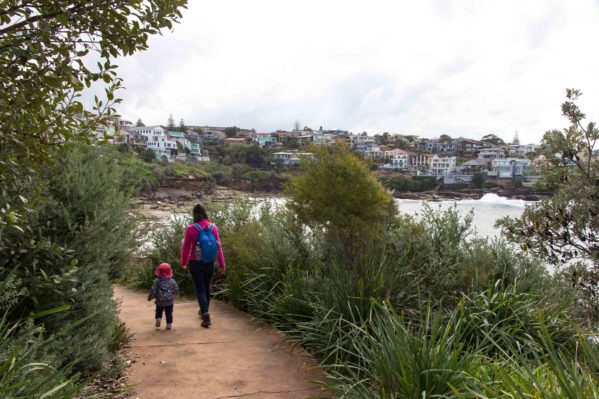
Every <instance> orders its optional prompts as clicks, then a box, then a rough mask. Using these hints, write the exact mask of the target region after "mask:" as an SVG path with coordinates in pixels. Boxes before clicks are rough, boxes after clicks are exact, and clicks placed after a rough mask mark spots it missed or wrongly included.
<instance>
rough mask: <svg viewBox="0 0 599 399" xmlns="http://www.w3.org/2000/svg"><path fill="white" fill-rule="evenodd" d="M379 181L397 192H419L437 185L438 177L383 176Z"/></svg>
mask: <svg viewBox="0 0 599 399" xmlns="http://www.w3.org/2000/svg"><path fill="white" fill-rule="evenodd" d="M381 182H382V183H383V185H384V186H385V187H387V188H388V189H390V190H394V191H399V192H405V191H409V192H421V191H428V190H432V189H434V188H435V187H437V186H438V185H439V180H438V178H436V177H434V176H410V177H407V176H404V175H395V176H383V177H382V178H381Z"/></svg>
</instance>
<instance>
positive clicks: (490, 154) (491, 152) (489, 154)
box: [477, 147, 505, 165]
mask: <svg viewBox="0 0 599 399" xmlns="http://www.w3.org/2000/svg"><path fill="white" fill-rule="evenodd" d="M503 158H505V150H504V149H503V148H501V147H491V148H483V149H482V150H480V151H479V153H478V157H477V159H479V160H483V161H485V162H487V164H489V165H490V164H491V162H492V161H493V160H495V159H503Z"/></svg>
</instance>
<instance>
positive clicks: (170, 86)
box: [118, 0, 599, 143]
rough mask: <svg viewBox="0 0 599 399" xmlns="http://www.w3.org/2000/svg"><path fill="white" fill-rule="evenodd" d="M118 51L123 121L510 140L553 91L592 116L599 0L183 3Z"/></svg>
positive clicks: (534, 136) (552, 117)
mask: <svg viewBox="0 0 599 399" xmlns="http://www.w3.org/2000/svg"><path fill="white" fill-rule="evenodd" d="M189 3H190V4H189V8H188V9H187V10H184V11H183V20H182V22H181V24H180V25H176V26H175V29H174V31H173V32H165V33H164V35H163V36H161V37H153V38H151V39H150V42H149V45H150V48H149V50H147V51H145V52H143V53H139V54H136V55H135V56H133V57H128V58H125V59H121V60H119V62H118V63H119V65H120V68H119V71H120V74H121V76H122V77H123V78H124V85H125V86H126V87H127V89H126V90H124V91H122V92H121V93H120V97H122V98H123V99H124V102H123V104H122V105H121V106H120V107H119V110H120V112H121V113H122V114H123V115H124V116H125V117H127V118H129V119H131V120H132V121H135V120H137V118H138V117H139V118H142V120H143V121H144V122H145V123H146V124H166V121H167V118H168V116H169V114H171V113H172V114H173V116H174V117H175V119H176V120H177V122H178V121H179V119H180V118H183V119H184V120H185V122H186V124H187V125H213V126H232V125H237V126H240V127H244V128H255V129H256V130H258V131H259V132H268V131H273V130H276V129H291V128H292V127H293V124H294V122H295V121H296V120H299V121H300V123H301V125H302V126H310V127H312V128H314V129H318V128H319V127H320V126H323V128H325V129H333V128H340V129H346V130H351V131H354V132H362V131H364V130H366V131H368V132H369V134H375V133H382V132H384V131H388V132H390V133H403V134H417V135H420V136H424V137H435V136H439V135H440V134H443V133H445V134H449V135H451V136H454V137H458V136H463V137H473V138H480V137H481V136H482V135H484V134H488V133H495V134H497V135H499V136H500V137H502V138H504V139H505V140H510V141H511V139H512V137H513V135H514V133H515V132H516V131H518V133H519V136H520V141H521V142H525V143H528V142H538V141H539V140H540V139H541V137H542V135H543V133H544V132H545V131H546V130H548V129H552V128H562V127H565V126H566V121H565V119H564V118H563V117H562V116H561V113H560V104H561V102H562V101H563V100H564V92H565V89H566V88H567V87H574V88H580V89H582V91H583V92H584V93H585V95H584V96H583V98H582V101H581V105H582V106H583V110H584V111H585V112H586V113H587V114H588V115H589V117H590V118H592V119H593V120H597V119H599V106H598V105H599V54H598V53H597V39H599V1H598V0H569V1H552V0H538V1H534V0H516V1H511V0H507V1H506V0H503V1H483V0H472V1H450V0H419V1H403V0H402V1H400V0H389V1H382V0H381V1H377V0H369V1H348V0H343V1H337V0H318V1H316V0H315V1H312V0H301V1H296V0H285V1H281V0H252V1H247V0H220V1H205V0H190V1H189Z"/></svg>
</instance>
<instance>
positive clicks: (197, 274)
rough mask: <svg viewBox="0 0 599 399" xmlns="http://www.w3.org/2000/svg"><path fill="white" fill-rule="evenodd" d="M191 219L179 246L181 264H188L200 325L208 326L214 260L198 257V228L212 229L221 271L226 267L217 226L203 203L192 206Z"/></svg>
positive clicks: (185, 266) (185, 265) (185, 267)
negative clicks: (204, 259)
mask: <svg viewBox="0 0 599 399" xmlns="http://www.w3.org/2000/svg"><path fill="white" fill-rule="evenodd" d="M193 221H194V223H193V224H190V225H189V226H187V229H186V230H185V238H184V239H183V246H182V248H181V266H182V267H183V269H187V267H188V266H189V271H190V272H191V277H192V278H193V284H194V286H195V289H196V296H197V298H198V304H199V305H200V310H199V311H198V314H199V315H200V316H201V317H202V327H205V328H208V327H209V326H210V312H209V310H208V305H209V304H210V282H211V280H212V274H213V272H214V261H208V262H205V261H202V259H201V258H200V259H198V257H200V256H201V255H200V254H199V253H197V251H196V248H195V247H196V245H197V244H198V237H200V229H202V230H204V231H205V232H207V231H209V230H210V231H212V234H213V235H214V238H215V239H216V243H217V244H218V255H217V259H218V263H219V265H220V270H221V273H224V272H225V269H226V267H225V257H224V255H223V248H222V245H221V242H220V237H219V236H218V228H217V227H216V225H214V224H212V223H210V219H209V218H208V213H207V212H206V208H204V205H202V204H197V205H196V206H195V207H194V208H193Z"/></svg>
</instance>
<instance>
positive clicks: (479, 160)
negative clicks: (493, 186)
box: [461, 159, 487, 166]
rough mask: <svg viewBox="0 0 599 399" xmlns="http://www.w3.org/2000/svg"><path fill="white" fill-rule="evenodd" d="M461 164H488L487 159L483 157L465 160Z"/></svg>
mask: <svg viewBox="0 0 599 399" xmlns="http://www.w3.org/2000/svg"><path fill="white" fill-rule="evenodd" d="M461 166H487V161H485V160H483V159H471V160H469V161H468V162H464V163H463V164H462V165H461Z"/></svg>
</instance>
